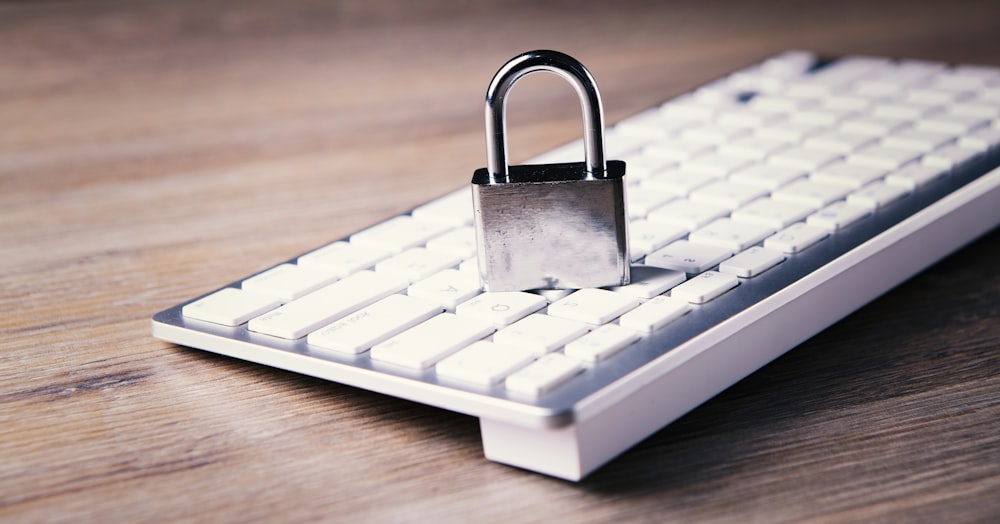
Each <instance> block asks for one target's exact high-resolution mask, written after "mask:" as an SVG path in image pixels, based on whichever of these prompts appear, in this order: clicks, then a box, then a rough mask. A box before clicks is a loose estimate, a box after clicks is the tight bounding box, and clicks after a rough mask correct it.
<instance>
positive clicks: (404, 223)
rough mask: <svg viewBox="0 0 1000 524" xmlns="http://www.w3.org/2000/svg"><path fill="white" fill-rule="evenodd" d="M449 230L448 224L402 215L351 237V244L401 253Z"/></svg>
mask: <svg viewBox="0 0 1000 524" xmlns="http://www.w3.org/2000/svg"><path fill="white" fill-rule="evenodd" d="M449 229H450V226H449V225H448V224H442V223H439V222H431V221H427V220H417V219H414V218H413V217H410V216H406V215H402V216H398V217H394V218H390V219H389V220H386V221H385V222H382V223H380V224H376V225H374V226H372V227H369V228H368V229H365V230H363V231H359V232H357V233H355V234H353V235H351V243H352V244H356V245H359V246H365V247H370V248H375V249H382V250H385V251H389V252H391V253H401V252H403V251H406V250H407V249H410V248H411V247H417V246H420V245H423V244H424V243H426V242H427V241H428V240H430V239H432V238H434V237H436V236H438V235H440V234H441V233H444V232H445V231H447V230H449Z"/></svg>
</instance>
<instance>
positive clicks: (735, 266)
mask: <svg viewBox="0 0 1000 524" xmlns="http://www.w3.org/2000/svg"><path fill="white" fill-rule="evenodd" d="M783 260H785V255H784V254H782V253H781V251H776V250H774V249H767V248H765V247H760V246H754V247H752V248H750V249H747V250H746V251H744V252H742V253H740V254H738V255H736V256H734V257H733V258H730V259H729V260H726V261H725V262H723V263H721V264H719V272H720V273H729V274H730V275H736V276H738V277H742V278H752V277H755V276H757V275H759V274H761V273H763V272H765V271H767V270H768V269H771V268H772V267H774V266H776V265H778V264H779V263H781V262H782V261H783Z"/></svg>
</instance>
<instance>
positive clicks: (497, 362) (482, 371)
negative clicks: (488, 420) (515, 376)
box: [436, 340, 535, 387]
mask: <svg viewBox="0 0 1000 524" xmlns="http://www.w3.org/2000/svg"><path fill="white" fill-rule="evenodd" d="M534 359H535V354H534V353H533V352H532V351H531V350H528V349H524V348H512V347H506V346H498V345H496V344H494V343H493V342H487V341H485V340H480V341H479V342H475V343H473V344H472V345H471V346H469V347H467V348H465V349H462V350H460V351H458V352H457V353H455V354H453V355H451V356H448V357H445V358H444V359H443V360H441V361H440V362H438V364H437V367H436V369H437V375H438V377H440V378H444V379H451V380H457V381H461V382H467V383H470V384H475V385H478V386H481V387H489V386H491V385H493V384H496V383H498V382H500V381H501V380H503V379H504V378H506V377H507V375H510V374H511V373H513V372H514V371H517V370H518V369H520V368H522V367H524V366H526V365H528V364H529V363H530V362H531V361H533V360H534Z"/></svg>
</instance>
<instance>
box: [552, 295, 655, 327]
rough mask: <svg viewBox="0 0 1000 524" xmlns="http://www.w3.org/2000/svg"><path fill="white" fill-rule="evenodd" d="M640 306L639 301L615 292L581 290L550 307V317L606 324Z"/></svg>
mask: <svg viewBox="0 0 1000 524" xmlns="http://www.w3.org/2000/svg"><path fill="white" fill-rule="evenodd" d="M638 305H639V301H638V300H636V299H634V298H632V297H630V296H628V295H624V294H621V293H615V292H614V291H608V290H606V289H580V290H578V291H575V292H573V294H571V295H569V296H568V297H566V298H563V299H561V300H558V301H556V302H553V303H552V304H551V305H549V315H552V316H554V317H559V318H568V319H570V320H576V321H579V322H585V323H587V324H604V323H606V322H611V321H612V320H614V319H616V318H618V317H619V316H621V315H622V313H625V312H626V311H629V310H631V309H633V308H635V307H636V306H638Z"/></svg>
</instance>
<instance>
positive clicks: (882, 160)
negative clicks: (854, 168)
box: [847, 144, 920, 169]
mask: <svg viewBox="0 0 1000 524" xmlns="http://www.w3.org/2000/svg"><path fill="white" fill-rule="evenodd" d="M918 158H920V152H919V151H914V150H912V149H900V148H897V147H888V146H884V145H881V144H876V145H872V146H868V147H865V148H863V149H859V150H857V151H855V152H853V153H851V154H850V155H847V162H848V163H850V164H857V165H862V166H872V167H880V168H883V169H899V168H900V167H902V166H903V165H905V164H908V163H910V162H912V161H914V160H916V159H918Z"/></svg>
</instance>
